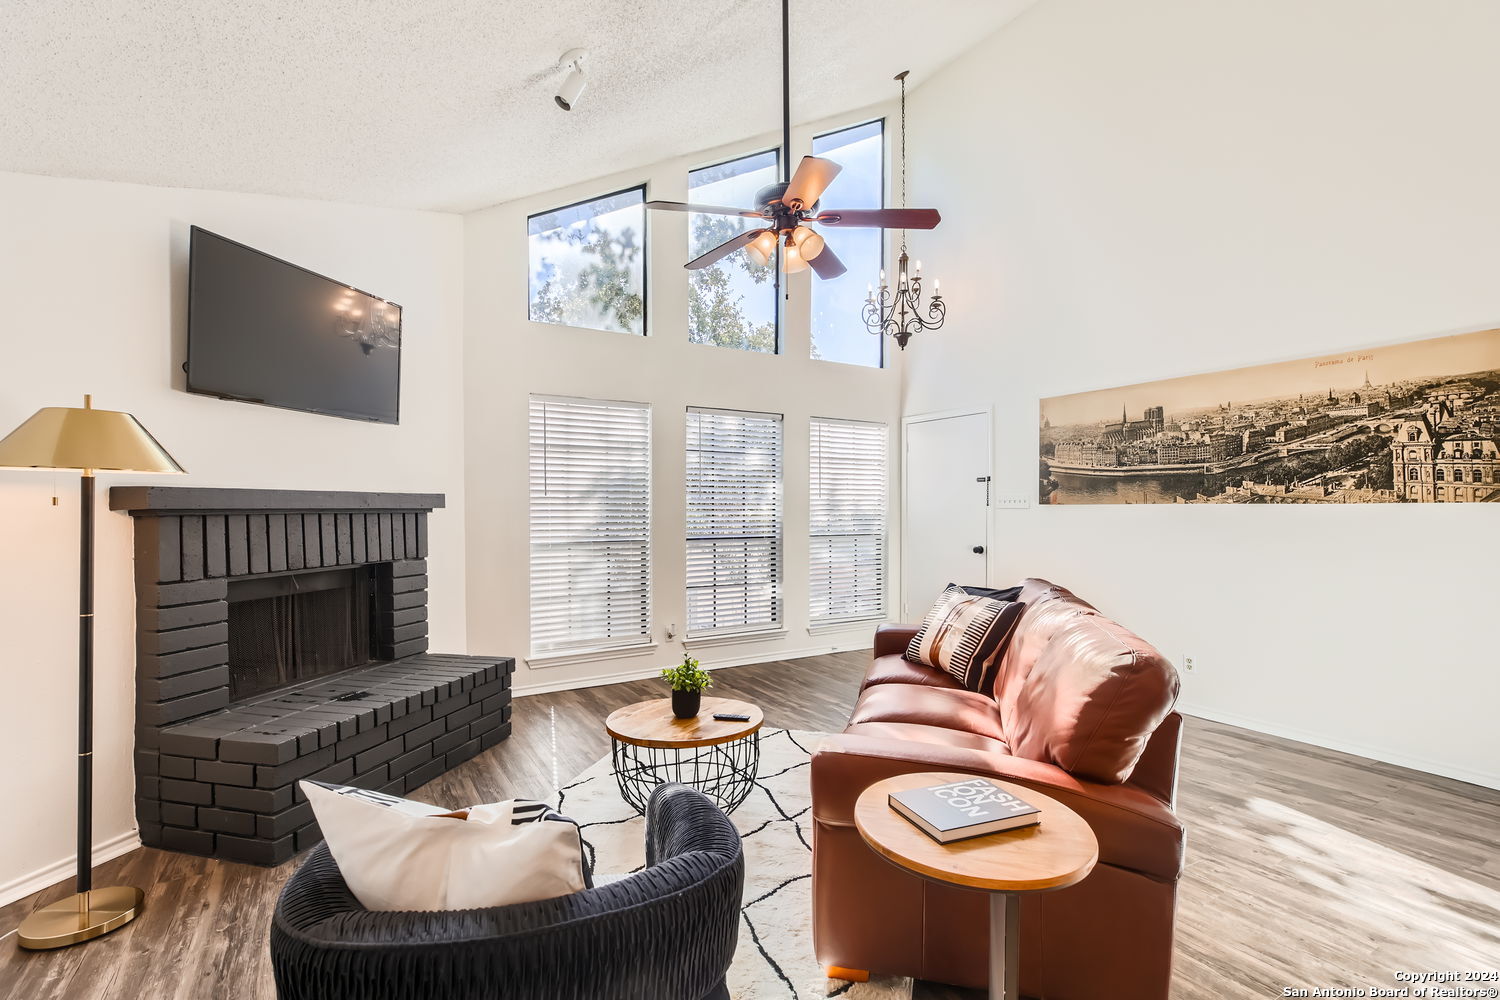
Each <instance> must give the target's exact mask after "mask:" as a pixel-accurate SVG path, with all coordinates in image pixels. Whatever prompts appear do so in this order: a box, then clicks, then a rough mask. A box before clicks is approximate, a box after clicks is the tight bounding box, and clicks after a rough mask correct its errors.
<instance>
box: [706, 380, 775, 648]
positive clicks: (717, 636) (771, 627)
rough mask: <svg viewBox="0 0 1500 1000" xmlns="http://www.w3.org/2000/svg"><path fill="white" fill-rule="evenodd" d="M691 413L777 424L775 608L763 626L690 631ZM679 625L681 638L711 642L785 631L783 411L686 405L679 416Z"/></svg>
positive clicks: (761, 636) (768, 635)
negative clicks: (689, 496)
mask: <svg viewBox="0 0 1500 1000" xmlns="http://www.w3.org/2000/svg"><path fill="white" fill-rule="evenodd" d="M694 413H710V414H714V413H718V414H729V415H732V416H736V417H763V418H768V419H774V420H775V421H776V423H777V424H778V425H779V426H780V427H781V437H780V440H779V442H778V454H777V465H778V469H777V477H776V484H777V487H778V489H777V496H776V505H777V510H776V534H775V535H774V536H773V537H774V538H775V541H776V578H775V580H774V581H773V585H774V587H775V593H776V596H775V599H774V600H773V601H772V607H773V608H774V609H775V618H774V620H773V621H772V622H770V623H769V624H766V625H755V626H750V627H743V628H719V629H711V630H709V631H706V632H696V633H695V632H694V631H693V630H692V610H691V607H690V602H689V601H688V600H687V595H688V592H689V591H690V589H691V588H690V587H689V584H688V579H689V572H688V567H687V558H688V546H689V544H690V543H691V542H692V541H693V536H692V535H690V534H689V533H688V531H689V527H688V526H689V520H690V516H689V514H688V509H687V508H688V502H687V490H688V485H689V479H688V464H687V453H688V446H689V440H690V434H691V426H690V421H689V419H688V418H689V417H691V416H692V414H694ZM682 456H683V477H682V495H683V532H682V537H683V581H682V582H683V589H682V593H683V624H682V637H683V640H684V641H685V642H687V643H699V644H706V643H714V642H720V641H735V640H746V641H749V640H753V639H770V638H776V637H778V636H781V635H785V634H786V628H787V626H786V414H784V413H774V412H772V411H770V410H738V409H734V408H733V407H724V406H696V405H693V404H689V405H688V406H687V407H686V409H685V410H684V418H683V441H682Z"/></svg>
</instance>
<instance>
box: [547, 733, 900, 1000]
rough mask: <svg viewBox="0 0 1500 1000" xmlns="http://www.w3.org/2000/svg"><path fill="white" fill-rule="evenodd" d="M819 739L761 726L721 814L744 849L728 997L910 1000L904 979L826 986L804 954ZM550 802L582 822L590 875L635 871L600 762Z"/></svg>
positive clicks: (609, 775) (633, 842)
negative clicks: (739, 786) (749, 784)
mask: <svg viewBox="0 0 1500 1000" xmlns="http://www.w3.org/2000/svg"><path fill="white" fill-rule="evenodd" d="M823 735H824V734H822V733H809V732H800V731H797V730H790V731H789V730H785V729H763V730H762V731H761V741H760V773H759V777H758V778H757V779H756V782H755V785H756V787H755V788H754V789H753V790H752V791H751V792H750V796H749V798H747V799H745V801H744V802H743V803H741V804H740V807H739V808H738V809H736V810H735V811H734V812H733V813H732V814H731V819H733V820H734V825H735V826H736V827H737V828H738V829H739V831H740V836H741V837H743V838H744V842H745V900H744V905H743V906H742V907H741V910H740V943H739V947H738V948H737V949H736V950H735V955H734V965H733V966H732V967H731V968H730V970H729V993H730V995H731V996H732V997H733V998H734V1000H808V998H813V997H844V998H847V1000H909V998H910V997H911V991H912V982H911V980H910V979H905V978H895V977H886V978H880V977H874V978H872V979H871V980H870V982H868V983H848V982H845V981H843V980H839V979H828V978H826V977H825V976H824V975H823V970H822V968H821V967H820V966H819V965H818V963H817V960H816V959H815V958H814V957H813V948H812V900H811V888H812V823H811V815H810V814H811V808H812V795H811V792H810V791H809V788H808V765H809V763H810V760H811V751H812V750H813V749H814V748H816V746H817V745H818V741H819V740H821V739H822V738H823ZM553 804H554V805H556V806H557V807H558V809H559V811H560V812H562V813H563V814H564V815H566V816H570V817H572V818H573V819H575V820H577V821H578V822H579V823H580V824H581V825H582V827H583V837H584V841H585V845H586V849H587V850H590V851H592V852H593V854H594V870H595V871H596V872H598V873H600V874H606V873H625V872H632V871H636V870H637V869H639V868H640V867H641V866H642V865H644V864H645V862H646V845H645V836H646V834H645V820H644V819H643V818H641V817H640V816H637V815H636V813H635V810H633V809H631V808H630V806H629V805H628V804H626V802H625V800H624V799H622V798H621V797H620V790H619V788H618V787H617V786H616V784H615V778H614V773H613V771H612V769H611V766H610V760H609V758H608V757H604V758H603V759H601V760H599V761H598V762H597V763H595V764H594V765H593V766H591V767H590V768H589V769H588V770H586V771H584V772H583V773H582V774H580V775H579V776H578V777H576V778H574V779H573V780H572V781H570V782H565V783H564V785H563V788H562V791H561V792H560V793H559V794H558V796H557V797H556V798H555V799H554V803H553Z"/></svg>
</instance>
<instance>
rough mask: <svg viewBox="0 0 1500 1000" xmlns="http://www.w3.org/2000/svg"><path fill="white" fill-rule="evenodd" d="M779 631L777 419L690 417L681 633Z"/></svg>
mask: <svg viewBox="0 0 1500 1000" xmlns="http://www.w3.org/2000/svg"><path fill="white" fill-rule="evenodd" d="M780 624H781V417H780V416H778V415H775V414H769V413H737V412H732V411H727V410H706V409H689V410H688V414H687V633H688V635H689V636H706V635H716V634H722V633H731V632H749V631H756V630H762V629H770V628H775V627H777V626H779V625H780Z"/></svg>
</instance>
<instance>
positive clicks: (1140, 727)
mask: <svg viewBox="0 0 1500 1000" xmlns="http://www.w3.org/2000/svg"><path fill="white" fill-rule="evenodd" d="M1030 582H1032V581H1028V583H1030ZM1057 589H1058V590H1059V591H1061V588H1057ZM1016 632H1017V634H1016V635H1015V637H1014V638H1013V639H1012V642H1011V646H1010V649H1009V650H1008V651H1007V653H1006V655H1005V657H1004V658H1003V659H1002V661H1001V665H1000V670H999V672H998V676H997V678H996V681H995V688H994V694H995V701H996V703H997V705H998V706H999V711H1000V717H1001V719H1002V720H1003V722H1004V726H1003V733H1002V737H1003V738H1004V739H1005V741H1006V743H1007V744H1008V745H1009V746H1010V748H1011V752H1012V753H1013V754H1015V755H1016V756H1019V757H1025V758H1029V759H1031V760H1038V761H1046V762H1048V763H1052V764H1056V765H1057V766H1058V767H1061V768H1062V769H1063V770H1065V771H1067V772H1068V773H1070V774H1073V775H1076V776H1079V777H1083V778H1091V779H1093V780H1095V781H1101V782H1111V783H1113V782H1121V781H1124V780H1125V779H1127V778H1129V777H1130V773H1131V771H1132V770H1133V769H1134V767H1135V764H1136V761H1137V760H1139V759H1140V756H1141V754H1142V753H1143V752H1144V751H1145V749H1146V744H1147V742H1148V741H1149V740H1150V738H1151V734H1152V733H1153V732H1155V731H1156V727H1157V726H1159V725H1160V724H1161V722H1162V720H1163V719H1165V718H1166V716H1167V714H1168V713H1169V712H1171V710H1172V706H1173V704H1174V703H1175V702H1176V700H1177V692H1178V689H1179V682H1178V678H1177V671H1176V669H1175V668H1174V667H1173V666H1172V664H1171V663H1169V662H1168V661H1167V659H1166V658H1165V657H1163V656H1162V655H1161V654H1160V653H1159V652H1157V651H1156V650H1155V649H1154V648H1152V647H1151V645H1150V644H1149V643H1147V642H1145V641H1144V640H1143V639H1141V638H1140V637H1139V636H1137V635H1135V634H1134V633H1133V632H1131V631H1130V630H1129V629H1127V628H1125V627H1124V626H1123V625H1120V624H1118V623H1117V622H1114V621H1111V620H1110V619H1108V618H1105V617H1103V616H1102V615H1100V614H1099V613H1098V611H1096V610H1095V609H1094V608H1093V607H1091V606H1089V605H1087V604H1085V603H1083V602H1082V601H1079V600H1078V599H1077V598H1074V597H1073V596H1072V595H1071V594H1068V593H1067V592H1066V591H1061V592H1060V593H1057V594H1054V595H1052V596H1051V597H1049V598H1046V599H1043V600H1039V601H1037V602H1036V603H1034V604H1029V605H1028V606H1027V610H1026V614H1025V615H1024V616H1023V618H1022V623H1021V626H1020V627H1019V628H1018V629H1017V630H1016Z"/></svg>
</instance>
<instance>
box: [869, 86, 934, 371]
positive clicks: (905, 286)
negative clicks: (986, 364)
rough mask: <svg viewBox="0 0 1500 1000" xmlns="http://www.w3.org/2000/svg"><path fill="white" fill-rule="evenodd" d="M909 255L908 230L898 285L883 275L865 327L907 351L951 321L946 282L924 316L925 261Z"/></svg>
mask: <svg viewBox="0 0 1500 1000" xmlns="http://www.w3.org/2000/svg"><path fill="white" fill-rule="evenodd" d="M907 72H908V71H907V70H902V71H901V72H899V73H897V74H896V79H897V80H899V81H901V207H902V208H905V207H906V74H907ZM910 263H911V260H910V257H909V255H908V254H907V252H906V230H905V229H903V230H901V255H900V256H899V257H898V258H897V259H896V285H895V287H894V288H893V287H891V286H890V284H889V283H888V282H887V281H886V276H885V271H883V270H882V271H881V272H880V288H879V289H878V290H877V289H876V287H875V286H874V285H870V286H869V293H868V294H867V295H866V296H865V308H864V320H865V328H866V329H868V330H869V331H870V332H871V333H873V334H876V335H877V336H878V335H880V334H885V335H886V336H888V337H892V338H894V339H895V341H896V344H897V346H899V347H900V348H901V349H902V350H903V351H904V350H906V342H907V341H908V340H910V339H911V337H912V334H914V333H920V332H921V331H924V330H937V329H940V328H941V327H942V325H943V321H944V320H946V319H947V318H948V304H947V303H946V302H944V301H943V293H942V283H941V282H940V281H938V280H937V279H936V278H934V279H933V280H932V298H931V299H930V300H929V301H928V303H927V308H926V310H925V312H926V315H925V316H924V315H923V312H924V310H923V308H922V262H921V261H920V260H919V261H917V262H916V267H915V268H911V267H910V266H909V265H910Z"/></svg>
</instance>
